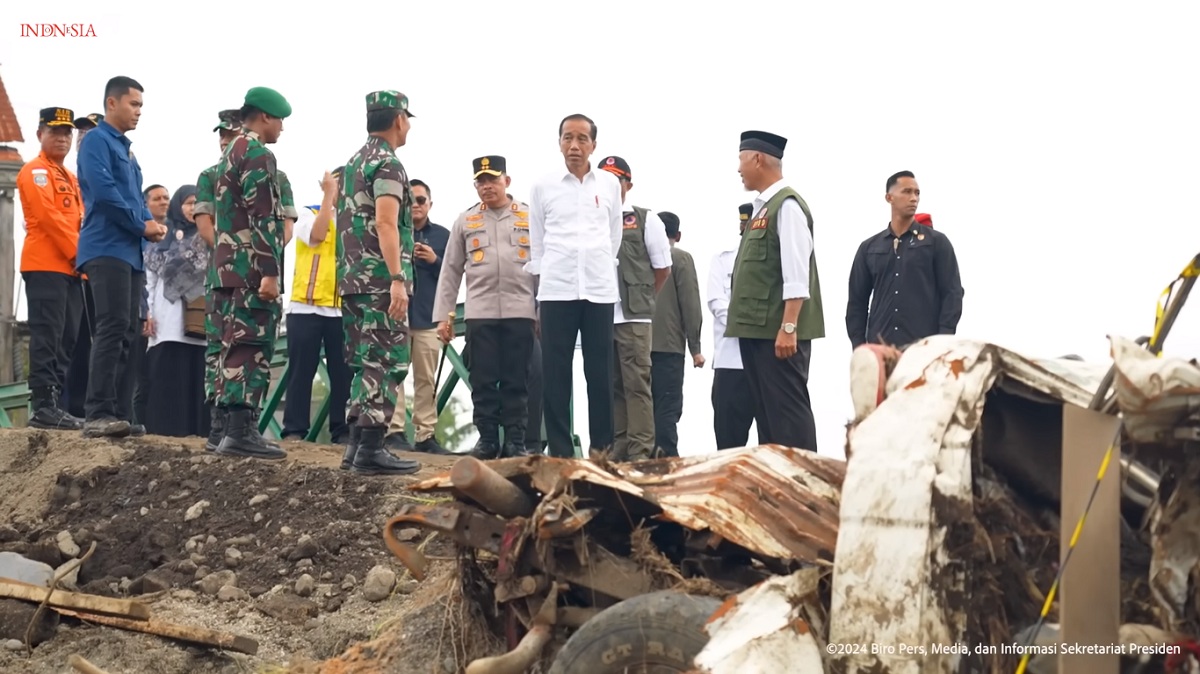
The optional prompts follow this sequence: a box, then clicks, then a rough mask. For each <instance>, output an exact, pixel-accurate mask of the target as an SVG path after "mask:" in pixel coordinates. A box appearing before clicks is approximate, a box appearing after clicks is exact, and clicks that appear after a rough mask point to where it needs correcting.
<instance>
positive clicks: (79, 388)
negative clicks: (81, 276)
mask: <svg viewBox="0 0 1200 674" xmlns="http://www.w3.org/2000/svg"><path fill="white" fill-rule="evenodd" d="M82 285H83V311H82V312H81V314H82V320H80V321H79V335H78V337H77V338H76V339H75V351H74V352H73V353H72V354H71V363H70V366H69V367H68V368H67V381H66V384H65V386H64V388H63V395H62V398H61V399H60V400H59V406H60V407H62V408H63V409H64V410H66V411H67V413H69V414H71V415H72V416H76V417H79V418H81V419H82V418H83V417H84V416H85V415H86V413H85V411H84V406H83V404H84V402H85V401H86V400H87V384H88V368H89V366H90V365H91V362H92V326H93V325H95V324H96V305H95V302H93V301H92V286H91V284H90V283H88V282H87V280H83V281H82Z"/></svg>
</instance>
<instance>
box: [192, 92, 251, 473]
mask: <svg viewBox="0 0 1200 674" xmlns="http://www.w3.org/2000/svg"><path fill="white" fill-rule="evenodd" d="M217 118H218V119H219V120H220V121H219V123H218V124H217V125H216V127H214V128H213V131H214V132H217V133H219V134H220V145H221V154H222V155H224V154H225V148H226V147H228V146H229V144H230V143H231V142H233V139H234V138H236V137H237V136H238V134H240V133H241V131H242V117H241V111H240V110H236V109H233V110H222V111H221V112H219V113H217ZM220 167H221V163H220V162H217V163H216V164H213V165H212V166H209V167H208V168H206V169H204V171H203V172H201V173H200V177H199V178H197V179H196V207H195V210H194V211H193V213H194V214H195V218H196V231H197V232H198V233H199V234H200V237H201V238H203V239H204V240H205V242H207V243H208V247H209V248H210V249H212V248H214V247H215V246H216V229H215V223H214V221H213V218H214V217H215V216H216V213H217V204H216V196H215V193H216V189H217V171H218V170H219V169H220ZM218 285H219V282H218V280H217V268H216V266H215V265H213V263H212V259H211V258H210V260H209V265H208V277H207V278H206V279H205V282H204V289H205V290H206V291H207V307H206V315H205V317H204V331H205V333H206V335H207V337H208V345H207V347H206V348H205V350H204V403H205V404H206V405H207V406H208V408H209V413H210V414H211V415H212V427H211V430H210V431H209V433H208V442H207V443H205V445H204V448H205V449H206V450H208V451H210V452H215V451H217V447H218V446H220V444H221V440H222V439H224V438H225V414H224V411H223V410H221V408H219V407H217V392H216V385H217V375H218V372H217V368H218V364H219V363H220V361H221V333H220V332H219V331H218V330H217V322H216V320H215V317H214V314H213V289H214V288H216V287H217V286H218Z"/></svg>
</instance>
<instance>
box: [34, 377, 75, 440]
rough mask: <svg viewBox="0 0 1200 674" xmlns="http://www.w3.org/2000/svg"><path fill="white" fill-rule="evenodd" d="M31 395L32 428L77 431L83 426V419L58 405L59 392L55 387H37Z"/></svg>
mask: <svg viewBox="0 0 1200 674" xmlns="http://www.w3.org/2000/svg"><path fill="white" fill-rule="evenodd" d="M31 393H32V395H31V396H30V397H29V402H30V407H31V408H32V409H33V415H32V416H30V417H29V426H30V427H31V428H41V429H45V430H48V431H77V430H79V429H81V428H83V421H82V420H81V419H77V418H75V417H73V416H71V415H70V414H67V412H66V411H65V410H63V409H62V408H60V407H59V406H58V393H57V391H55V390H54V389H53V388H44V389H36V390H34V391H32V392H31Z"/></svg>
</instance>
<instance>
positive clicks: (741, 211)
mask: <svg viewBox="0 0 1200 674" xmlns="http://www.w3.org/2000/svg"><path fill="white" fill-rule="evenodd" d="M751 215H754V204H742V205H741V206H738V219H739V220H741V221H742V222H746V221H747V220H749V219H750V216H751Z"/></svg>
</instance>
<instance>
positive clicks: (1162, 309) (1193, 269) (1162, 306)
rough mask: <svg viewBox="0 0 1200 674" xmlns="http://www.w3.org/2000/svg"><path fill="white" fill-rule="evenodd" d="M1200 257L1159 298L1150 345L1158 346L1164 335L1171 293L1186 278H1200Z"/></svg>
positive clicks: (1193, 260) (1189, 264) (1195, 258)
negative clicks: (1164, 323) (1160, 338)
mask: <svg viewBox="0 0 1200 674" xmlns="http://www.w3.org/2000/svg"><path fill="white" fill-rule="evenodd" d="M1197 260H1200V256H1197V257H1194V258H1192V260H1191V261H1190V262H1188V265H1187V266H1186V267H1184V268H1183V271H1182V272H1180V273H1179V278H1177V279H1175V280H1174V281H1171V283H1170V284H1168V285H1167V287H1166V289H1164V290H1163V291H1162V294H1161V295H1159V296H1158V306H1156V307H1154V332H1152V333H1150V345H1151V346H1156V345H1157V344H1158V340H1159V337H1160V335H1161V334H1162V327H1163V319H1164V318H1166V315H1167V304H1168V302H1169V300H1170V299H1171V292H1172V291H1173V290H1174V289H1175V285H1176V284H1177V283H1179V282H1180V281H1182V280H1183V279H1185V278H1190V277H1193V276H1200V264H1197ZM1158 357H1159V358H1162V351H1159V353H1158Z"/></svg>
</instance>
